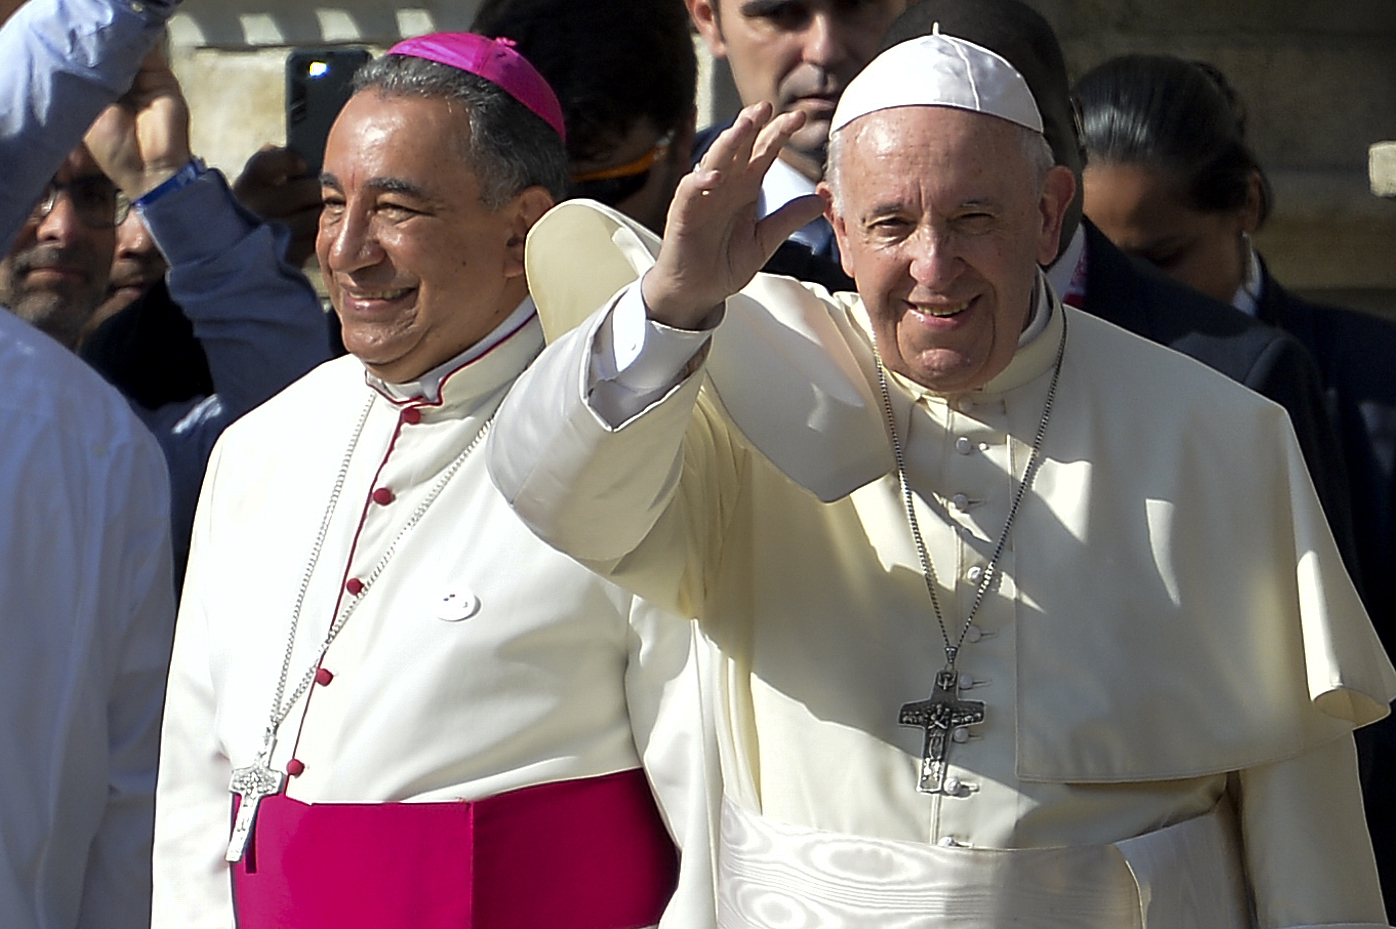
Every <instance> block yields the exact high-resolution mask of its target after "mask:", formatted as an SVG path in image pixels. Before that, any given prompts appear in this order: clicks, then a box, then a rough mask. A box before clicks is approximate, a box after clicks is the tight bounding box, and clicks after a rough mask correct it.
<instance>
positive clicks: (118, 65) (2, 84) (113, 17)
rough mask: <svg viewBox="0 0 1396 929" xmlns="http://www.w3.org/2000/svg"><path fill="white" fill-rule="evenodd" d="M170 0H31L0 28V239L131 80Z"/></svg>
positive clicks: (171, 8) (168, 11) (17, 225)
mask: <svg viewBox="0 0 1396 929" xmlns="http://www.w3.org/2000/svg"><path fill="white" fill-rule="evenodd" d="M175 6H176V3H175V0H146V2H143V3H128V2H118V0H31V2H29V3H26V4H24V5H23V6H21V7H20V8H19V10H18V12H16V13H15V14H14V16H13V17H11V18H10V20H9V21H8V22H6V23H5V25H4V27H3V28H0V61H5V62H6V66H5V67H4V68H0V164H4V165H5V181H4V183H3V184H0V242H3V244H4V246H5V248H7V249H8V248H9V243H10V242H11V240H12V239H13V238H14V235H15V232H16V231H17V230H18V229H19V228H20V226H21V225H23V223H24V220H25V217H26V216H28V215H29V211H30V209H31V208H32V207H33V205H34V201H35V200H36V199H38V196H39V193H40V191H42V190H43V187H44V184H45V183H47V182H48V180H49V178H51V177H53V173H54V172H55V171H57V170H58V166H59V165H61V164H62V163H63V159H64V158H66V157H67V156H68V153H69V152H71V151H72V150H73V147H74V146H75V145H77V143H78V142H79V141H81V139H82V134H83V131H84V130H86V129H87V127H88V126H89V125H91V123H92V120H93V119H94V118H95V117H96V116H97V114H98V113H99V112H101V110H102V108H103V107H104V106H106V105H107V104H109V103H111V102H112V101H113V100H115V99H116V98H117V97H119V96H120V95H121V94H122V93H124V92H125V90H126V88H127V87H128V86H130V84H131V78H132V76H133V75H134V74H135V73H136V69H137V68H138V67H139V66H140V62H141V59H143V58H144V57H145V55H146V53H147V52H148V51H149V50H150V49H151V47H153V46H154V45H155V43H156V41H157V40H158V39H159V37H160V34H161V30H162V29H163V28H164V24H165V20H167V19H168V18H169V17H170V15H171V14H172V13H173V12H174V9H175Z"/></svg>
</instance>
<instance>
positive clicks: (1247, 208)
mask: <svg viewBox="0 0 1396 929" xmlns="http://www.w3.org/2000/svg"><path fill="white" fill-rule="evenodd" d="M1264 215H1265V182H1264V181H1262V180H1261V178H1260V172H1259V171H1252V172H1251V173H1250V177H1248V178H1247V179H1246V202H1245V205H1244V206H1242V207H1241V231H1242V232H1244V233H1246V234H1247V235H1254V234H1255V233H1256V231H1257V230H1258V229H1260V223H1261V217H1263V216H1264Z"/></svg>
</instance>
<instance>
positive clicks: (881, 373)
mask: <svg viewBox="0 0 1396 929" xmlns="http://www.w3.org/2000/svg"><path fill="white" fill-rule="evenodd" d="M1055 309H1056V311H1057V312H1059V313H1062V332H1061V338H1060V339H1059V340H1058V342H1057V357H1056V360H1055V361H1054V362H1053V363H1052V380H1051V383H1050V384H1049V385H1048V387H1047V399H1046V400H1045V401H1044V402H1043V404H1042V418H1041V419H1040V420H1039V421H1038V424H1037V433H1036V435H1034V436H1033V440H1032V452H1031V454H1030V455H1029V456H1028V463H1027V467H1026V468H1024V470H1023V479H1022V480H1021V481H1019V482H1018V488H1017V490H1016V491H1014V494H1013V500H1012V502H1011V504H1010V505H1009V507H1008V518H1007V519H1005V520H1004V523H1003V531H1002V532H1000V533H999V538H998V542H997V544H995V546H994V551H993V554H992V555H991V556H990V558H989V563H988V564H987V565H986V566H985V568H984V573H983V574H982V575H981V576H980V578H979V584H978V587H977V588H976V589H975V592H974V602H973V603H972V604H971V605H970V608H969V612H968V613H967V614H966V616H965V621H964V625H963V626H961V627H960V634H959V635H958V636H957V637H956V638H955V640H954V641H953V642H952V641H951V639H950V632H949V630H948V629H946V627H945V615H944V613H943V612H942V611H941V608H940V597H939V596H938V595H937V594H936V588H937V586H938V581H937V580H936V573H935V566H934V565H933V564H932V563H931V555H930V552H929V550H927V548H926V543H925V540H924V539H922V537H921V524H920V521H919V520H917V518H916V507H915V504H914V502H913V496H912V492H911V484H910V482H909V481H908V480H907V476H906V454H905V452H904V450H903V448H902V442H901V439H900V437H899V436H898V435H897V421H896V416H895V415H894V413H893V411H892V395H891V392H890V391H889V390H888V388H887V374H886V371H885V369H884V367H883V364H882V355H881V353H879V352H878V351H877V350H876V348H875V347H874V349H873V355H874V358H875V359H876V361H877V384H878V387H879V388H880V389H881V392H882V413H883V416H884V417H885V418H886V421H887V432H888V434H889V435H890V436H891V438H892V454H893V456H894V457H895V459H896V463H897V482H898V484H899V485H900V487H901V492H902V505H903V506H904V507H905V509H906V520H907V524H908V525H909V526H910V527H911V538H912V541H913V542H914V543H915V544H916V555H917V557H918V558H919V559H920V561H921V576H922V578H923V579H924V580H925V582H926V593H927V594H929V595H930V599H931V610H932V612H934V613H935V618H936V623H937V624H938V625H939V626H940V635H941V639H942V641H944V643H945V667H944V668H942V669H941V670H940V671H938V672H936V681H935V689H934V690H933V691H932V692H931V696H930V697H929V698H927V699H925V700H919V701H915V702H912V703H908V704H906V705H904V706H903V707H902V708H901V712H900V713H899V714H898V717H897V721H898V723H899V724H901V725H903V726H915V727H917V728H919V729H923V730H925V735H926V739H925V744H924V747H923V749H922V752H921V776H920V782H919V784H918V789H920V790H921V791H922V792H923V793H942V792H944V791H945V790H946V786H945V768H946V758H947V756H948V755H949V749H950V742H951V740H952V738H953V733H954V732H955V731H956V730H959V729H964V728H965V727H967V726H973V725H976V724H978V723H982V722H983V721H984V702H983V701H982V700H961V699H960V675H959V672H958V671H956V670H955V661H956V659H958V658H959V656H960V647H961V646H962V645H964V642H965V636H967V635H968V634H969V630H970V627H971V626H973V625H974V618H975V616H977V615H978V613H979V607H980V605H981V604H983V602H984V597H985V595H986V594H987V593H988V591H989V588H990V586H992V584H993V582H994V578H995V577H996V576H997V574H998V565H999V559H1000V558H1001V557H1002V556H1003V552H1004V549H1005V548H1006V547H1007V545H1008V535H1009V533H1010V532H1011V531H1012V529H1013V521H1014V519H1016V518H1017V516H1018V509H1019V507H1020V506H1021V505H1022V502H1023V497H1024V496H1025V495H1026V494H1027V491H1028V487H1030V486H1031V485H1032V481H1033V477H1034V476H1035V475H1036V474H1037V469H1038V467H1039V465H1040V464H1041V452H1042V441H1043V439H1044V438H1045V437H1046V435H1047V423H1048V421H1050V420H1051V418H1052V404H1053V402H1054V401H1055V400H1056V396H1057V382H1058V379H1059V378H1060V377H1061V372H1062V356H1063V354H1064V353H1065V351H1066V315H1065V311H1064V310H1062V309H1061V307H1060V305H1059V304H1058V305H1057V306H1056V307H1055ZM952 792H953V791H952Z"/></svg>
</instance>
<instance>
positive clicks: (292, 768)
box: [286, 758, 305, 777]
mask: <svg viewBox="0 0 1396 929" xmlns="http://www.w3.org/2000/svg"><path fill="white" fill-rule="evenodd" d="M286 773H287V774H289V775H291V776H292V777H300V776H301V775H302V774H304V773H305V762H303V761H301V760H300V759H299V758H292V759H291V760H290V761H288V762H286Z"/></svg>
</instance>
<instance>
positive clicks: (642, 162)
mask: <svg viewBox="0 0 1396 929" xmlns="http://www.w3.org/2000/svg"><path fill="white" fill-rule="evenodd" d="M673 141H674V133H672V132H668V133H665V134H664V135H663V136H660V138H659V141H658V142H656V143H655V144H654V147H653V148H651V149H650V150H649V151H647V152H645V153H644V154H643V155H641V156H640V157H639V158H636V159H635V160H634V161H627V162H626V163H625V164H623V165H616V166H615V167H613V168H601V169H600V170H597V171H585V172H582V173H580V174H574V175H572V196H573V197H586V198H587V199H589V200H599V201H601V202H602V203H604V204H606V205H607V206H615V205H616V204H618V203H620V202H621V201H622V200H625V199H627V198H629V197H632V196H634V195H635V194H637V193H639V192H640V189H641V188H643V187H644V186H645V184H646V183H648V182H649V179H650V169H651V168H653V167H654V165H655V163H656V162H658V161H661V160H662V159H663V158H664V156H665V155H668V154H669V146H670V145H671V144H673Z"/></svg>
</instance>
